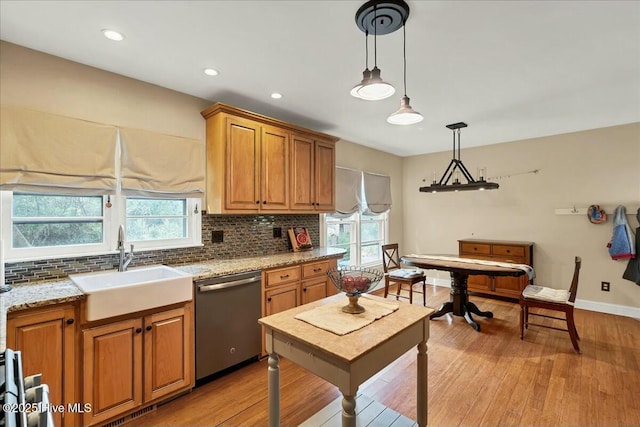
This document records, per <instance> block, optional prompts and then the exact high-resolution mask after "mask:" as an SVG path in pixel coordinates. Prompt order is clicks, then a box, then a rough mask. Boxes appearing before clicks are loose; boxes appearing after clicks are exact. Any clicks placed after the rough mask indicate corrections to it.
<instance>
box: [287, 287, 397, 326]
mask: <svg viewBox="0 0 640 427" xmlns="http://www.w3.org/2000/svg"><path fill="white" fill-rule="evenodd" d="M348 303H349V300H348V299H347V297H346V296H345V298H344V299H343V300H339V301H335V302H332V303H331V304H326V305H321V306H320V307H316V308H312V309H311V310H308V311H303V312H302V313H298V314H296V315H295V316H294V318H295V319H298V320H302V321H304V322H307V323H309V324H311V325H313V326H315V327H317V328H321V329H324V330H325V331H329V332H332V333H334V334H336V335H346V334H348V333H350V332H353V331H357V330H358V329H361V328H364V327H365V326H367V325H369V324H371V323H373V322H374V321H376V320H378V319H381V318H382V317H384V316H386V315H388V314H391V313H393V312H394V311H396V310H397V309H398V307H399V305H398V303H396V302H389V301H383V300H380V299H375V300H374V299H372V298H369V297H368V296H367V295H362V296H361V297H360V298H359V299H358V304H360V305H361V306H363V307H364V308H365V312H364V313H360V314H349V313H345V312H344V311H342V307H344V306H345V305H347V304H348Z"/></svg>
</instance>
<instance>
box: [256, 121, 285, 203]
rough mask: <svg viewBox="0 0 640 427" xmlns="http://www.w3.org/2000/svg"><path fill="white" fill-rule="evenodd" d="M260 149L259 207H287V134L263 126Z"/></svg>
mask: <svg viewBox="0 0 640 427" xmlns="http://www.w3.org/2000/svg"><path fill="white" fill-rule="evenodd" d="M260 151H261V156H262V160H261V168H260V209H261V210H263V211H264V210H286V209H289V134H288V133H287V132H285V131H283V130H281V129H278V128H275V127H271V126H264V127H263V128H262V142H261V150H260Z"/></svg>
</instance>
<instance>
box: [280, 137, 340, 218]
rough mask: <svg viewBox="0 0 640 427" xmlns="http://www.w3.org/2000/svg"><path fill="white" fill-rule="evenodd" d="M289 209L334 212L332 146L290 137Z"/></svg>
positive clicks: (319, 141) (333, 147)
mask: <svg viewBox="0 0 640 427" xmlns="http://www.w3.org/2000/svg"><path fill="white" fill-rule="evenodd" d="M291 139H292V142H291V210H292V211H306V212H334V211H335V144H333V143H331V142H327V141H323V140H317V139H313V138H310V137H306V136H304V135H298V134H293V135H292V138H291Z"/></svg>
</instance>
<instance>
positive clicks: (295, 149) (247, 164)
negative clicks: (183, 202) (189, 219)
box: [202, 103, 337, 213]
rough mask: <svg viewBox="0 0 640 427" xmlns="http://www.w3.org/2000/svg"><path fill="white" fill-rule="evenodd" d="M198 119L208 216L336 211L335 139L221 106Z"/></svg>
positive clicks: (209, 109)
mask: <svg viewBox="0 0 640 427" xmlns="http://www.w3.org/2000/svg"><path fill="white" fill-rule="evenodd" d="M202 116H203V117H204V118H205V119H206V121H207V204H206V206H207V211H208V212H209V213H259V212H262V213H265V212H268V213H293V212H295V213H298V212H333V211H334V210H335V209H334V207H335V203H334V199H335V176H334V169H335V143H336V141H337V138H335V137H332V136H329V135H325V134H322V133H319V132H315V131H312V130H308V129H305V128H301V127H299V126H296V125H293V124H290V123H286V122H282V121H279V120H275V119H272V118H269V117H265V116H261V115H259V114H256V113H252V112H249V111H246V110H241V109H238V108H235V107H231V106H229V105H225V104H222V103H217V104H214V105H213V106H211V107H209V108H208V109H206V110H204V111H203V112H202Z"/></svg>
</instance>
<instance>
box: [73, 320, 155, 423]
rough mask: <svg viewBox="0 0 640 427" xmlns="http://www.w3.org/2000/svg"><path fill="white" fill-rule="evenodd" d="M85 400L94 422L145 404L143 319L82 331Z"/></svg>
mask: <svg viewBox="0 0 640 427" xmlns="http://www.w3.org/2000/svg"><path fill="white" fill-rule="evenodd" d="M82 335H83V345H84V350H83V353H84V363H83V371H84V381H83V389H84V393H83V400H84V402H85V403H90V404H91V412H90V413H87V414H85V416H84V424H85V425H92V424H96V423H99V422H101V421H104V420H106V419H108V418H111V417H114V416H117V415H119V414H121V413H123V412H126V411H128V410H130V409H134V408H136V407H137V406H139V405H141V404H142V319H131V320H123V321H120V322H115V323H111V324H108V325H105V326H98V327H96V328H91V329H87V330H85V331H83V333H82Z"/></svg>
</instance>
